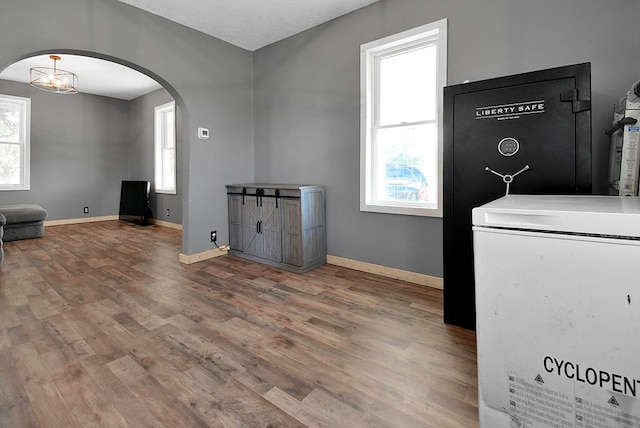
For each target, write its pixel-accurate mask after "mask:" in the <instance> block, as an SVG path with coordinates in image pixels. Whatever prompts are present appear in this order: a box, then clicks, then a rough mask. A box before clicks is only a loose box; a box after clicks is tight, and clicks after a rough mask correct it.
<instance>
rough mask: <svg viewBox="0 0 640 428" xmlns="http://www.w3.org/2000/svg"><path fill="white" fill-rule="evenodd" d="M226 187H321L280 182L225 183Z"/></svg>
mask: <svg viewBox="0 0 640 428" xmlns="http://www.w3.org/2000/svg"><path fill="white" fill-rule="evenodd" d="M226 187H228V188H229V187H250V188H261V189H262V188H264V189H305V188H314V187H315V188H322V187H323V186H318V185H314V184H280V183H240V184H227V185H226Z"/></svg>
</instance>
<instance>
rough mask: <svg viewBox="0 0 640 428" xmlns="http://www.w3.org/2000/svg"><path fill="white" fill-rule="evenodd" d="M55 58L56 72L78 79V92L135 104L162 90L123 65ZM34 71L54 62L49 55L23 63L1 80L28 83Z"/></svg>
mask: <svg viewBox="0 0 640 428" xmlns="http://www.w3.org/2000/svg"><path fill="white" fill-rule="evenodd" d="M52 53H55V52H52ZM56 55H58V56H59V57H60V61H58V63H57V65H56V66H57V68H59V69H61V70H66V71H71V72H72V73H75V74H77V75H78V92H82V93H86V94H94V95H101V96H104V97H111V98H120V99H123V100H132V99H134V98H137V97H139V96H141V95H145V94H148V93H149V92H153V91H156V90H158V89H160V88H162V86H161V85H160V84H159V83H158V82H156V81H155V80H153V79H152V78H150V77H148V76H146V75H145V74H142V73H139V72H137V71H136V70H133V69H131V68H129V67H125V66H123V65H120V64H116V63H113V62H109V61H104V60H101V59H97V58H90V57H87V56H78V55H66V54H56ZM31 67H53V60H51V59H50V58H49V55H38V56H34V57H31V58H26V59H23V60H22V61H18V62H15V63H13V64H11V65H10V66H9V67H7V68H5V69H4V70H3V71H2V73H0V79H5V80H13V81H15V82H23V83H29V68H31ZM106 77H108V78H106Z"/></svg>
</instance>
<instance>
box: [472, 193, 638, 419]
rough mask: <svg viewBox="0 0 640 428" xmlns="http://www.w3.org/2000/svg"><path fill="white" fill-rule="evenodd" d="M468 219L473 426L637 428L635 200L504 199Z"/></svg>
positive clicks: (636, 242)
mask: <svg viewBox="0 0 640 428" xmlns="http://www.w3.org/2000/svg"><path fill="white" fill-rule="evenodd" d="M472 217H473V225H474V226H473V241H474V268H475V280H476V332H477V342H478V407H479V414H480V426H481V427H482V428H501V427H508V428H516V427H517V428H537V427H562V428H564V427H576V428H577V427H585V428H586V427H590V428H613V427H625V428H628V427H640V404H639V400H640V199H639V198H637V197H627V198H623V197H617V196H546V195H545V196H542V195H536V196H529V195H510V196H505V197H504V198H501V199H498V200H496V201H493V202H491V203H488V204H486V205H483V206H482V207H478V208H475V209H474V210H473V213H472Z"/></svg>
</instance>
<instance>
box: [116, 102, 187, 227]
mask: <svg viewBox="0 0 640 428" xmlns="http://www.w3.org/2000/svg"><path fill="white" fill-rule="evenodd" d="M171 101H173V97H171V95H170V94H169V93H168V92H167V91H166V90H164V89H160V90H158V91H155V92H152V93H150V94H147V95H144V96H142V97H138V98H136V99H134V100H131V102H130V103H129V133H128V137H129V138H128V141H129V142H130V152H129V153H130V160H131V163H130V165H131V168H130V171H129V177H130V179H131V180H148V181H150V182H151V194H150V196H149V206H150V208H151V212H152V213H153V217H154V218H156V219H158V220H162V221H167V222H170V223H177V224H182V189H181V184H182V144H183V143H184V142H183V141H182V138H181V137H182V133H181V132H180V130H181V129H182V126H181V123H182V121H181V120H180V117H179V116H180V115H179V112H176V113H177V114H176V118H178V120H177V121H176V123H177V127H178V130H179V131H178V133H177V136H176V137H177V140H178V141H176V150H177V153H176V154H177V162H176V163H177V167H178V168H177V170H176V179H177V193H176V194H175V195H170V194H166V193H155V191H154V190H155V188H154V182H155V180H154V161H153V159H154V109H155V108H156V107H157V106H159V105H162V104H166V103H168V102H171ZM167 210H169V212H170V215H169V216H167Z"/></svg>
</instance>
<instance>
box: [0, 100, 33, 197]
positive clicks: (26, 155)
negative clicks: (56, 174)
mask: <svg viewBox="0 0 640 428" xmlns="http://www.w3.org/2000/svg"><path fill="white" fill-rule="evenodd" d="M0 102H3V103H8V104H15V105H18V106H20V112H21V113H20V116H21V118H22V121H21V123H20V138H19V140H20V141H19V142H17V143H9V142H1V143H0V144H17V145H19V146H20V182H19V183H18V184H1V183H0V191H12V190H31V98H24V97H17V96H13V95H5V94H0Z"/></svg>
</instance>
